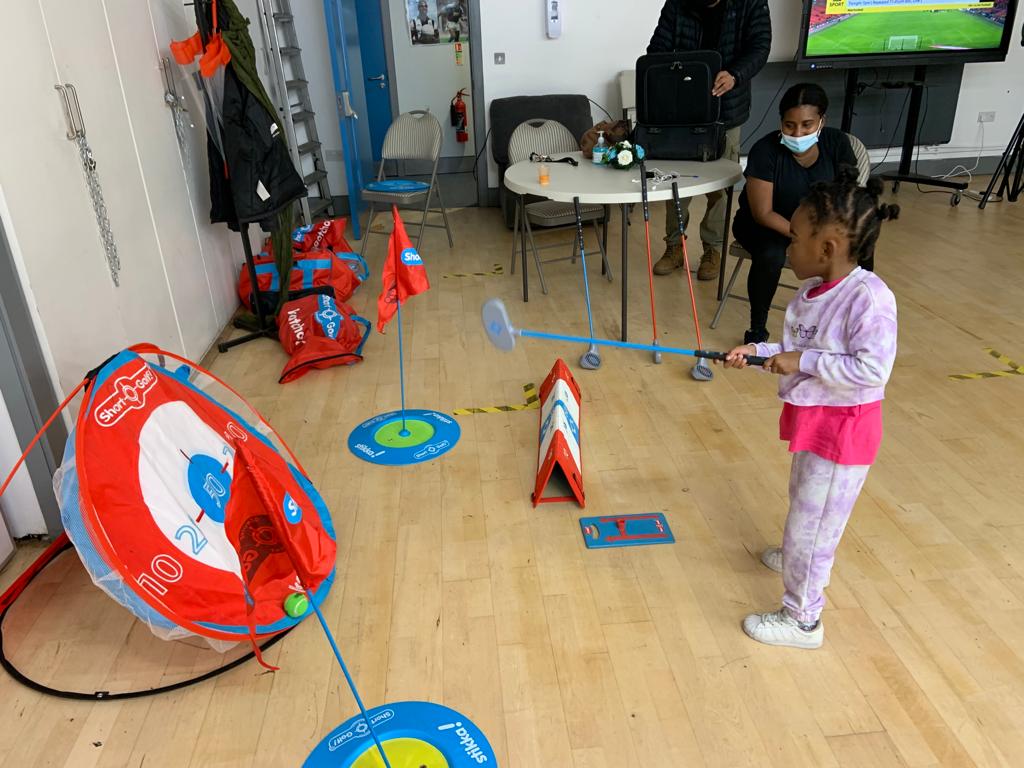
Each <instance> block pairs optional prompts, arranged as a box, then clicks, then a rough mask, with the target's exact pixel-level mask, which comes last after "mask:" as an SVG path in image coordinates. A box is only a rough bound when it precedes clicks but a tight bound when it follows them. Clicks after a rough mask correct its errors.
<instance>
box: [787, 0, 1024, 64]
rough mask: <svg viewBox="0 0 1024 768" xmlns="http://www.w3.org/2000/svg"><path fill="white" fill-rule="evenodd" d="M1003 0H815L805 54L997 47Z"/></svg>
mask: <svg viewBox="0 0 1024 768" xmlns="http://www.w3.org/2000/svg"><path fill="white" fill-rule="evenodd" d="M1008 10H1009V0H993V1H992V2H964V1H963V0H949V1H948V2H942V0H916V1H915V0H815V2H814V5H813V6H812V7H811V14H810V19H809V22H808V34H807V54H806V55H807V56H808V57H809V58H812V57H816V56H822V57H824V56H846V55H858V54H877V53H915V52H921V53H923V52H938V51H977V50H985V49H989V48H998V47H999V45H1000V41H1001V39H1002V36H1003V27H1004V25H1005V24H1006V16H1007V12H1008Z"/></svg>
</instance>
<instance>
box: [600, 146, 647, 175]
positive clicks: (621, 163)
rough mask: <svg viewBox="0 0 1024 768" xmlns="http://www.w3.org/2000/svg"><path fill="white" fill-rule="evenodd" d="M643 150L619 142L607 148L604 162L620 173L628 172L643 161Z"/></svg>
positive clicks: (639, 147)
mask: <svg viewBox="0 0 1024 768" xmlns="http://www.w3.org/2000/svg"><path fill="white" fill-rule="evenodd" d="M644 154H645V153H644V148H643V147H641V146H640V145H639V144H633V143H631V142H629V141H620V142H617V143H615V144H613V145H612V146H611V147H609V148H608V151H607V152H606V153H605V156H604V162H605V165H608V166H610V167H612V168H617V169H618V170H620V171H628V170H629V169H630V168H632V167H633V166H634V165H636V164H637V163H639V162H640V161H641V160H643V159H644Z"/></svg>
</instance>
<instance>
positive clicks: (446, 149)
mask: <svg viewBox="0 0 1024 768" xmlns="http://www.w3.org/2000/svg"><path fill="white" fill-rule="evenodd" d="M484 2H486V0H484ZM405 5H406V1H405V0H389V7H390V10H391V40H392V44H393V45H394V51H395V78H396V80H397V81H398V83H397V84H398V111H399V112H408V111H409V110H411V109H429V110H430V112H432V113H433V115H434V116H435V117H436V118H437V119H438V120H439V121H441V135H442V136H443V137H444V143H443V144H442V146H441V157H463V156H465V155H469V156H470V157H472V156H473V155H475V154H476V150H475V149H474V146H475V141H474V140H475V138H476V137H475V136H474V135H473V130H472V126H473V105H472V101H471V99H470V98H469V97H468V96H467V97H465V98H464V101H465V102H466V107H467V117H468V124H469V126H470V131H469V141H468V142H466V143H465V144H459V143H458V142H457V141H456V140H455V129H454V128H452V126H451V122H450V121H449V118H448V108H449V105H450V104H451V100H452V98H453V97H454V96H455V93H456V91H458V90H459V89H460V88H465V89H466V92H467V93H468V92H469V85H470V69H469V46H470V45H471V44H472V43H471V42H463V44H462V62H463V63H462V66H461V67H459V66H456V65H455V46H453V45H448V44H438V45H415V46H414V45H413V44H412V43H411V41H410V39H409V23H408V20H407V18H408V17H407V12H406V9H405ZM433 7H434V4H433V3H431V13H430V15H431V17H432V18H434V19H435V21H436V19H437V15H436V14H435V13H434V12H433ZM476 32H477V26H476V24H475V23H474V20H473V19H470V30H469V34H470V38H471V40H472V38H473V36H475V35H476ZM441 39H442V40H446V39H447V34H446V33H444V32H442V36H441Z"/></svg>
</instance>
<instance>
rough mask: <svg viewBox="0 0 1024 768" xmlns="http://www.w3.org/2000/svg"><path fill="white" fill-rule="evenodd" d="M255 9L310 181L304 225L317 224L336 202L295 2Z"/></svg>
mask: <svg viewBox="0 0 1024 768" xmlns="http://www.w3.org/2000/svg"><path fill="white" fill-rule="evenodd" d="M256 6H257V11H258V14H259V22H260V31H261V33H262V35H263V42H264V52H265V54H266V57H267V68H268V69H269V71H270V78H271V90H272V92H273V96H272V97H273V99H274V104H275V106H276V107H277V111H278V113H279V114H280V115H281V122H282V123H284V128H285V135H286V137H287V139H288V151H289V152H290V154H291V156H292V163H294V165H295V168H296V170H298V172H299V175H300V176H302V180H303V181H304V182H305V183H306V192H307V196H306V197H304V198H302V199H301V200H300V201H299V204H300V207H301V209H302V219H303V223H304V224H312V223H313V220H314V219H316V218H317V217H318V216H322V215H324V214H325V213H327V212H328V211H332V210H333V208H334V200H333V198H332V197H331V190H330V186H329V185H328V182H327V166H326V165H325V164H324V157H323V149H322V148H321V145H320V138H319V136H318V134H317V130H316V120H315V118H316V113H315V112H314V111H313V104H312V102H311V101H310V98H309V81H308V80H307V79H306V73H305V70H304V69H303V67H302V49H301V48H300V47H299V40H298V35H297V34H296V32H295V17H294V15H293V14H292V7H291V0H256Z"/></svg>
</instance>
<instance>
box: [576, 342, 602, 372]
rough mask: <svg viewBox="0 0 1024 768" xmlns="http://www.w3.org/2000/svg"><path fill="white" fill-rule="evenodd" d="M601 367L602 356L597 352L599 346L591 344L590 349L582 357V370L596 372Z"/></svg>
mask: <svg viewBox="0 0 1024 768" xmlns="http://www.w3.org/2000/svg"><path fill="white" fill-rule="evenodd" d="M600 367H601V354H600V353H599V352H598V351H597V346H595V345H594V344H591V345H590V349H588V350H587V351H586V352H584V353H583V355H582V356H581V357H580V368H586V369H587V370H588V371H596V370H597V369H598V368H600Z"/></svg>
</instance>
